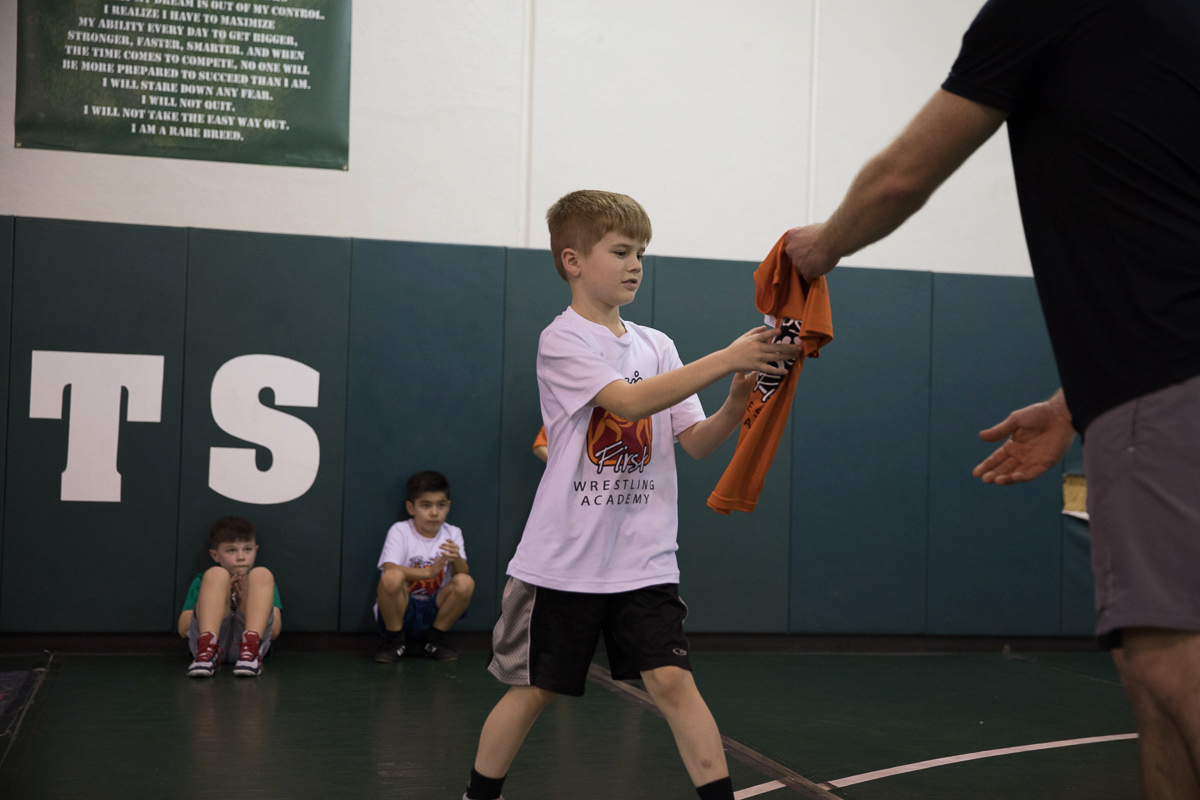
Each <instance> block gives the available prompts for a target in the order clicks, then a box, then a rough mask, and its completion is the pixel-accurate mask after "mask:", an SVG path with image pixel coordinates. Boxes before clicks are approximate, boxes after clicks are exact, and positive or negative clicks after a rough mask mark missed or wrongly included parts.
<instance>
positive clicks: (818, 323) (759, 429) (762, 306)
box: [708, 234, 833, 514]
mask: <svg viewBox="0 0 1200 800" xmlns="http://www.w3.org/2000/svg"><path fill="white" fill-rule="evenodd" d="M786 239H787V235H786V234H785V235H784V236H783V237H781V238H780V240H779V241H778V242H776V243H775V247H773V248H772V249H771V253H770V255H768V256H767V257H766V259H765V260H764V261H763V262H762V263H761V264H759V265H758V269H757V270H755V272H754V287H755V292H754V305H755V307H756V308H757V309H758V310H759V311H760V312H762V313H763V315H764V317H763V319H764V321H765V322H766V324H767V325H770V326H771V327H776V326H778V327H779V328H780V333H779V336H778V337H776V338H775V341H777V342H789V343H793V344H800V343H802V344H803V345H804V352H803V353H802V354H801V355H800V357H799V358H797V359H796V360H795V361H791V362H787V368H788V372H787V375H783V376H777V375H763V374H761V373H760V374H759V376H758V380H757V381H756V382H755V384H754V388H753V389H752V390H751V392H750V399H749V400H747V401H746V411H745V413H744V414H743V415H742V425H741V429H740V432H739V433H738V441H737V448H736V449H735V450H734V452H733V458H732V459H730V461H729V466H728V467H726V468H725V474H724V475H722V476H721V480H720V481H718V482H717V488H716V489H714V490H713V492H712V494H711V495H709V498H708V506H709V508H711V509H712V510H713V511H717V512H719V513H721V514H728V513H729V512H731V511H735V510H736V511H753V510H754V507H755V506H756V505H758V495H759V494H760V493H761V492H762V487H763V481H765V480H766V477H767V470H768V469H769V468H770V466H771V462H772V461H773V460H774V459H775V451H776V449H778V447H779V439H780V437H781V436H783V429H784V427H785V426H786V425H787V418H788V412H789V411H791V408H792V397H794V396H795V394H796V381H797V379H798V378H799V377H800V370H801V369H802V368H803V367H804V359H805V358H810V357H811V358H816V357H817V356H818V355H820V349H821V348H822V347H823V346H824V345H826V344H828V343H829V341H830V340H832V339H833V321H832V315H831V313H830V310H829V289H828V287H827V286H826V285H825V278H824V277H823V276H822V277H820V278H817V279H816V280H815V281H813V282H812V283H811V284H808V285H805V284H804V282H803V281H802V280H801V279H800V276H799V274H797V272H796V270H795V269H793V268H792V261H791V259H790V258H788V257H787V253H786V252H784V249H783V248H784V242H785V241H786Z"/></svg>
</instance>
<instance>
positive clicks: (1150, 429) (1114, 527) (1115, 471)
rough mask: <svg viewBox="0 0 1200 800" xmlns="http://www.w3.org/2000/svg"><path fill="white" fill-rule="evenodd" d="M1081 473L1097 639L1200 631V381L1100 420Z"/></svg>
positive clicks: (1134, 403)
mask: <svg viewBox="0 0 1200 800" xmlns="http://www.w3.org/2000/svg"><path fill="white" fill-rule="evenodd" d="M1083 465H1084V473H1085V474H1086V475H1087V482H1088V516H1089V517H1090V518H1091V531H1092V571H1093V573H1094V574H1095V577H1096V615H1097V621H1096V633H1097V635H1099V636H1101V637H1104V636H1106V635H1107V634H1110V633H1112V632H1114V631H1119V630H1120V629H1122V628H1132V627H1150V628H1168V629H1175V630H1184V631H1200V376H1197V377H1194V378H1192V379H1191V380H1188V381H1185V382H1183V383H1179V384H1175V385H1174V386H1168V387H1167V388H1166V389H1162V390H1160V391H1157V392H1152V393H1150V394H1147V395H1143V396H1142V397H1139V398H1137V399H1135V400H1131V401H1129V402H1127V403H1124V404H1122V405H1119V406H1117V407H1116V408H1113V409H1111V410H1109V411H1106V412H1105V413H1103V414H1101V415H1100V416H1099V417H1097V418H1096V419H1095V420H1094V421H1093V422H1092V423H1091V424H1090V425H1089V426H1088V429H1087V432H1086V436H1085V438H1084V446H1083Z"/></svg>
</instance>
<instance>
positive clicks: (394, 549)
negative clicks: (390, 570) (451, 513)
mask: <svg viewBox="0 0 1200 800" xmlns="http://www.w3.org/2000/svg"><path fill="white" fill-rule="evenodd" d="M446 542H454V543H455V544H457V545H458V554H459V556H461V557H462V559H463V560H464V561H466V560H467V546H466V544H465V543H464V542H463V535H462V530H461V529H459V528H456V527H454V526H453V525H450V524H449V523H446V522H443V523H442V527H441V528H439V529H438V532H437V536H434V537H433V538H432V539H430V538H427V537H425V536H422V535H421V534H420V533H418V532H417V529H416V526H414V525H413V522H412V520H411V519H406V520H404V521H402V522H397V523H396V524H395V525H393V526H392V527H391V528H389V529H388V532H387V538H386V539H384V541H383V550H382V551H380V553H379V565H378V566H379V569H380V570H382V569H383V565H384V564H387V563H392V564H395V565H397V566H400V567H412V568H414V569H421V568H422V567H428V566H432V565H433V564H434V563H435V562H436V561H437V560H438V558H439V557H441V556H442V555H443V553H442V545H443V544H444V543H446ZM450 573H451V570H450V564H449V562H447V563H446V566H445V568H443V569H442V571H441V572H439V573H438V574H437V575H434V576H433V577H432V578H428V579H426V580H423V581H413V582H412V583H410V584H409V585H408V593H409V596H410V597H427V598H433V597H436V596H437V593H438V592H439V591H440V590H441V588H442V584H444V583H445V582H446V581H447V579H449V577H450Z"/></svg>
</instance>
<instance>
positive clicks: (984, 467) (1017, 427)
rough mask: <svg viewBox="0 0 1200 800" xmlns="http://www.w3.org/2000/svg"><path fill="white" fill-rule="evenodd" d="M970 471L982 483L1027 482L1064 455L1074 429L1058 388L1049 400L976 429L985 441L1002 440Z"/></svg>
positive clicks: (1006, 483)
mask: <svg viewBox="0 0 1200 800" xmlns="http://www.w3.org/2000/svg"><path fill="white" fill-rule="evenodd" d="M1006 437H1007V441H1005V442H1004V444H1002V445H1001V446H1000V447H998V448H997V449H996V451H995V452H993V453H992V454H991V455H990V456H988V457H987V458H986V459H984V460H983V461H982V462H981V463H980V464H979V465H978V466H976V467H975V469H973V470H971V474H972V475H974V476H975V477H976V478H980V479H981V480H982V481H983V482H984V483H994V484H996V485H997V486H1007V485H1009V484H1011V483H1021V482H1022V481H1031V480H1033V479H1034V478H1036V477H1038V476H1039V475H1041V474H1042V473H1043V472H1045V471H1046V470H1048V469H1050V468H1051V467H1053V466H1054V465H1055V464H1057V463H1058V462H1059V460H1060V459H1061V458H1062V457H1063V456H1064V455H1065V454H1066V452H1067V449H1068V448H1070V446H1071V442H1072V440H1074V438H1075V429H1074V428H1072V427H1071V414H1070V412H1069V411H1067V406H1066V402H1065V401H1064V400H1063V396H1062V390H1061V389H1060V390H1059V391H1058V392H1056V393H1055V395H1054V396H1053V397H1051V398H1050V399H1049V400H1046V401H1043V402H1041V403H1034V404H1033V405H1031V406H1026V407H1025V408H1019V409H1017V410H1016V411H1014V412H1012V413H1011V414H1009V415H1008V417H1006V418H1005V420H1004V421H1003V422H1001V423H1000V424H999V425H995V426H993V427H991V428H988V429H987V430H983V431H980V432H979V438H980V439H983V440H984V441H985V442H998V441H1000V440H1001V439H1005V438H1006Z"/></svg>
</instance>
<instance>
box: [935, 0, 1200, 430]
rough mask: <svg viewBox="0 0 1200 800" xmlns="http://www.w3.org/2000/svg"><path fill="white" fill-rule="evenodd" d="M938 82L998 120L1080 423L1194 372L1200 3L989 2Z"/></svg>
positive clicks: (1199, 280) (1198, 342)
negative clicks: (999, 114) (1004, 117)
mask: <svg viewBox="0 0 1200 800" xmlns="http://www.w3.org/2000/svg"><path fill="white" fill-rule="evenodd" d="M942 88H943V89H945V90H946V91H949V92H953V93H954V94H957V95H960V96H962V97H965V98H967V99H969V100H973V101H975V102H977V103H982V104H984V105H987V106H990V107H992V108H996V109H999V110H1001V111H1006V112H1008V114H1009V116H1008V134H1009V141H1010V145H1011V148H1012V160H1013V169H1014V172H1015V174H1016V182H1017V194H1018V197H1019V199H1020V204H1021V217H1022V220H1023V222H1024V225H1025V239H1026V242H1027V244H1028V245H1029V255H1030V259H1031V260H1032V262H1033V272H1034V277H1035V280H1036V283H1037V287H1038V294H1039V296H1040V298H1041V302H1042V310H1043V311H1044V312H1045V315H1046V325H1047V327H1048V329H1049V331H1050V339H1051V343H1052V344H1053V347H1054V354H1055V359H1056V360H1057V362H1058V370H1059V375H1060V376H1061V378H1062V382H1063V391H1064V393H1065V396H1066V399H1067V405H1068V406H1069V407H1070V409H1071V413H1072V416H1073V418H1074V421H1075V426H1076V428H1077V429H1078V430H1080V431H1083V430H1085V429H1086V427H1087V424H1088V423H1089V422H1091V421H1092V420H1093V419H1095V418H1096V417H1097V416H1098V415H1100V414H1102V413H1103V412H1105V411H1107V410H1108V409H1110V408H1112V407H1114V406H1117V405H1119V404H1121V403H1123V402H1125V401H1127V400H1131V399H1133V398H1135V397H1139V396H1141V395H1143V394H1146V393H1148V392H1152V391H1156V390H1158V389H1161V388H1164V387H1166V386H1169V385H1171V384H1174V383H1179V382H1180V381H1183V380H1186V379H1188V378H1191V377H1192V376H1195V375H1200V0H989V2H987V3H986V4H985V5H984V7H983V8H982V10H980V12H979V15H978V16H977V17H976V18H975V21H974V22H973V23H972V24H971V27H970V29H968V30H967V33H966V35H964V36H963V45H962V50H961V51H960V53H959V56H958V60H957V61H955V63H954V66H953V68H952V69H951V71H950V76H949V77H948V78H947V79H946V82H945V83H943V84H942Z"/></svg>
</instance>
